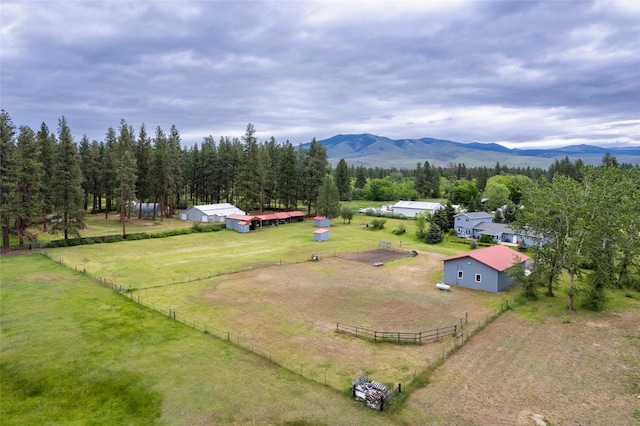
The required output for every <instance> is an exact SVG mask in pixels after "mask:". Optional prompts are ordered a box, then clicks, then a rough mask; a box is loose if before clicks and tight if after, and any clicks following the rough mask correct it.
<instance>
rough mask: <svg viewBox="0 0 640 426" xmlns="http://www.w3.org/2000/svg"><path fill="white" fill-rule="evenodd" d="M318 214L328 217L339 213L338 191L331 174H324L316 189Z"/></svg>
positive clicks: (331, 217) (336, 215)
mask: <svg viewBox="0 0 640 426" xmlns="http://www.w3.org/2000/svg"><path fill="white" fill-rule="evenodd" d="M316 205H317V206H318V214H320V215H322V216H326V217H328V218H330V219H333V218H335V217H338V215H339V214H340V192H339V191H338V187H337V186H336V184H335V183H334V182H333V178H332V177H331V175H326V176H325V178H324V181H323V182H322V185H321V186H320V188H319V189H318V201H317V202H316Z"/></svg>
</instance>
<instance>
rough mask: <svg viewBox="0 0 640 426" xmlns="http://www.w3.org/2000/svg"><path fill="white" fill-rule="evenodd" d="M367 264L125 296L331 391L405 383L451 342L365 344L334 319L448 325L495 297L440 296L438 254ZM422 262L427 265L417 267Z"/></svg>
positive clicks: (481, 310) (313, 265)
mask: <svg viewBox="0 0 640 426" xmlns="http://www.w3.org/2000/svg"><path fill="white" fill-rule="evenodd" d="M403 257H406V260H398V261H396V262H390V263H388V264H386V265H385V267H384V268H374V267H372V266H371V265H369V264H368V263H365V262H354V261H351V260H346V259H342V258H340V257H330V258H320V260H319V261H317V262H312V261H309V262H305V263H299V264H283V265H271V266H264V267H261V268H257V269H253V270H248V271H244V272H238V273H233V274H225V275H221V276H217V277H212V278H211V279H206V280H201V281H197V282H192V283H184V284H176V285H169V286H163V287H158V288H149V289H145V290H141V291H136V292H134V293H133V295H132V297H133V298H134V299H135V298H136V297H140V298H141V300H142V301H143V302H145V301H147V302H150V303H153V304H156V305H163V306H167V304H169V303H170V304H171V306H172V309H173V312H174V315H176V316H177V319H178V320H180V319H183V320H184V321H185V322H186V323H189V321H193V322H195V323H196V325H197V326H198V327H199V328H201V329H202V328H203V327H206V330H207V332H208V333H209V334H212V335H215V336H217V337H220V338H222V339H226V340H228V341H229V342H230V343H233V344H238V345H240V346H243V347H245V348H248V349H250V350H252V351H254V352H257V353H259V354H261V355H263V356H265V357H268V358H269V359H270V360H272V361H274V362H276V363H278V364H281V365H283V366H285V367H287V368H289V369H291V370H293V371H296V372H300V373H301V374H303V375H304V376H305V377H309V378H312V379H313V380H316V381H318V382H320V383H323V384H325V383H326V384H328V385H330V386H332V387H334V388H336V389H342V388H343V387H344V386H345V385H346V384H348V380H347V379H348V378H352V377H356V376H358V375H359V374H361V372H363V371H368V372H370V374H371V375H372V377H375V378H376V380H381V381H384V382H388V383H394V382H404V383H407V382H408V381H410V380H411V379H412V377H413V376H414V375H415V374H416V372H419V371H421V370H422V369H424V368H425V367H426V365H425V360H431V361H433V360H436V359H437V358H438V357H439V356H441V355H442V353H443V351H448V350H449V349H450V347H451V346H452V345H453V344H454V342H455V338H454V336H453V334H452V333H449V334H445V335H443V336H442V337H441V338H440V339H438V340H436V341H432V342H429V343H425V344H422V345H413V346H411V347H409V346H407V345H400V346H398V345H394V344H391V343H377V344H376V343H371V342H368V341H363V340H362V339H359V338H357V337H354V336H350V335H347V334H343V333H337V332H336V323H337V322H346V323H349V324H355V325H358V326H361V327H365V328H371V329H376V330H380V331H406V332H420V331H421V330H427V329H433V328H437V327H447V326H453V325H455V324H456V323H457V322H458V321H459V319H460V317H463V316H465V314H466V313H467V312H469V316H470V318H472V319H473V318H484V317H485V316H486V315H488V313H489V312H491V310H492V301H496V302H497V303H499V302H498V299H497V298H495V297H493V296H488V295H486V294H481V293H478V292H474V291H471V290H464V289H460V290H459V291H458V290H456V291H455V292H451V293H447V294H445V293H443V292H440V291H438V290H437V289H435V288H434V287H433V284H432V283H431V282H429V281H428V280H426V278H425V276H424V271H425V270H429V269H431V268H435V267H437V266H438V265H439V259H438V256H432V255H421V256H418V257H416V258H409V257H408V256H407V255H406V254H404V255H403ZM425 268H427V269H425Z"/></svg>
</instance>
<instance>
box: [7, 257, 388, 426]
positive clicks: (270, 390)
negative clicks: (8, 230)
mask: <svg viewBox="0 0 640 426" xmlns="http://www.w3.org/2000/svg"><path fill="white" fill-rule="evenodd" d="M0 268H1V269H0V270H1V272H2V281H1V286H0V291H1V292H0V307H1V309H0V320H1V322H0V324H1V326H2V330H1V332H2V339H1V340H0V350H1V358H0V375H1V380H0V424H2V425H46V424H51V425H54V424H77V425H81V424H82V425H84V424H94V425H119V424H127V425H151V424H158V425H196V424H197V425H215V424H241V425H242V424H247V425H249V424H251V425H253V424H298V425H304V424H314V425H315V424H327V425H334V424H343V425H351V424H354V423H362V424H372V425H375V424H380V425H382V424H388V422H389V419H388V417H387V416H386V414H384V413H383V414H382V415H381V414H380V413H377V412H374V411H372V410H370V409H367V408H364V407H363V406H362V405H361V404H357V403H355V402H353V401H351V400H350V399H349V398H348V397H346V396H345V395H343V394H341V393H339V392H336V391H334V390H332V389H330V388H329V387H326V386H320V385H318V384H316V383H313V382H311V381H309V380H306V379H303V378H301V377H300V376H298V375H296V374H293V373H292V372H290V371H288V370H286V369H282V368H280V367H278V366H277V365H275V364H272V363H269V362H268V361H266V360H265V359H264V358H261V357H258V356H255V355H253V354H251V353H249V352H247V351H244V350H241V349H238V348H236V347H234V346H232V345H229V344H226V343H224V342H222V341H220V340H218V339H215V338H213V337H211V336H208V335H206V334H204V333H201V332H197V331H195V330H193V329H191V328H189V327H186V326H184V325H183V324H181V323H179V322H176V321H172V320H169V319H168V318H166V317H162V316H160V315H159V314H157V313H154V312H152V311H150V310H148V309H146V308H144V307H142V306H139V305H136V304H134V303H131V302H130V301H128V300H126V299H125V298H124V297H122V296H120V295H118V294H116V293H115V292H113V291H111V290H109V289H106V288H103V287H100V286H98V285H96V284H95V282H93V281H92V280H90V279H89V278H87V277H86V276H84V275H82V274H80V273H75V272H73V271H70V270H69V269H68V268H65V267H63V266H61V265H59V264H56V263H54V262H51V261H50V260H49V259H46V258H44V257H42V256H40V255H32V256H12V257H3V258H0Z"/></svg>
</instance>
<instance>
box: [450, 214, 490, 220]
mask: <svg viewBox="0 0 640 426" xmlns="http://www.w3.org/2000/svg"><path fill="white" fill-rule="evenodd" d="M456 216H466V217H468V218H469V219H482V218H485V217H486V218H492V217H493V216H491V214H490V213H487V212H466V213H460V214H457V215H456ZM454 217H455V216H454Z"/></svg>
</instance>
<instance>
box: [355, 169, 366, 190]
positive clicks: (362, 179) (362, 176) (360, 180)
mask: <svg viewBox="0 0 640 426" xmlns="http://www.w3.org/2000/svg"><path fill="white" fill-rule="evenodd" d="M366 184H367V171H366V170H365V168H364V167H363V166H358V168H356V181H355V183H354V185H353V186H354V187H356V188H358V189H364V187H365V185H366Z"/></svg>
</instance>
